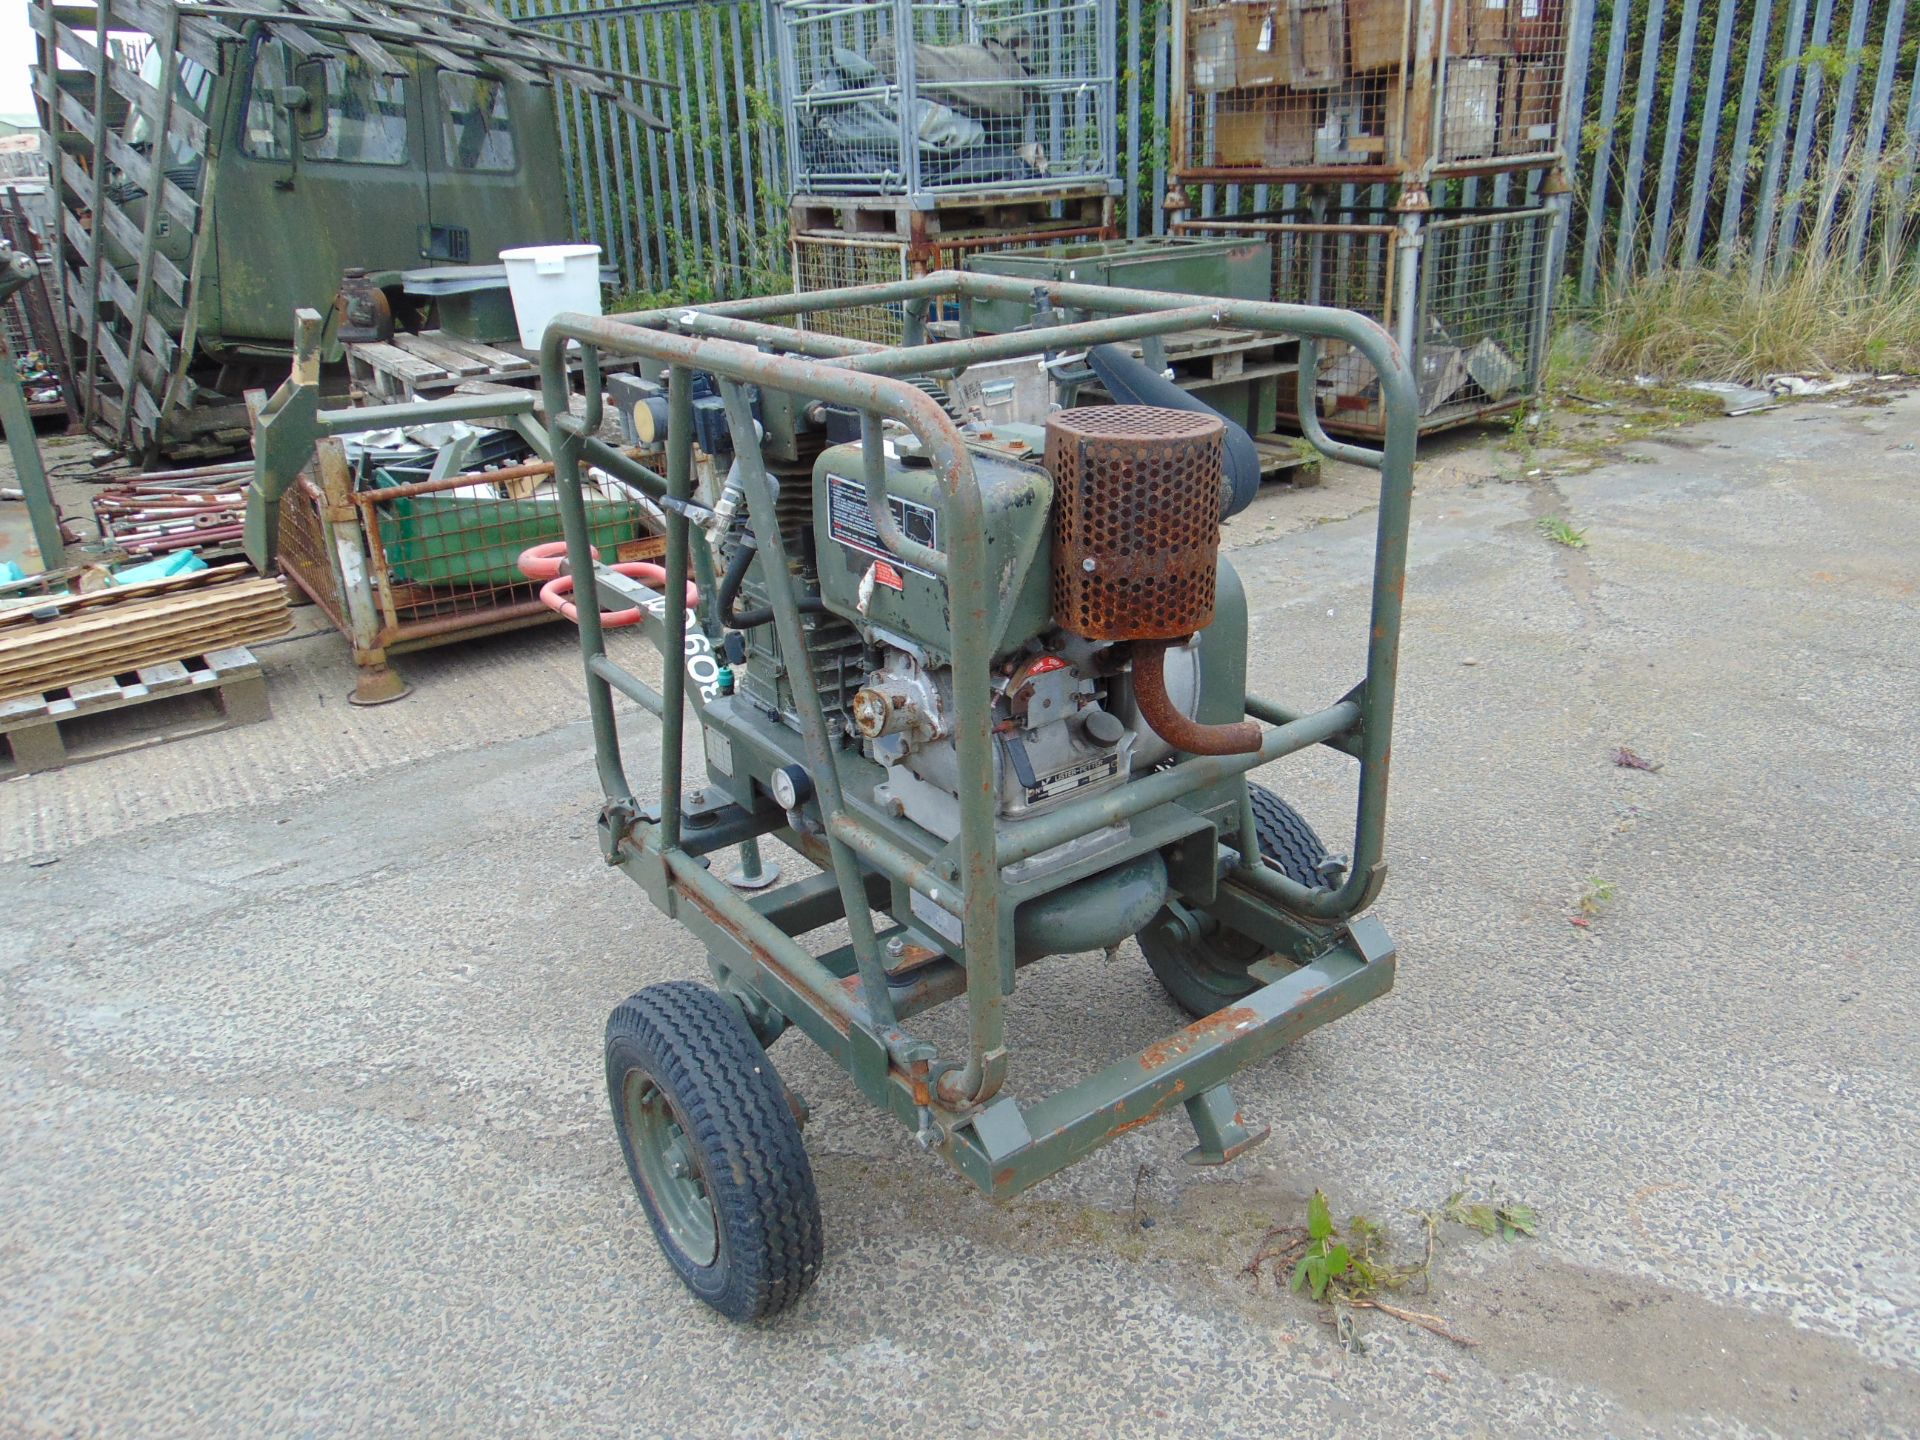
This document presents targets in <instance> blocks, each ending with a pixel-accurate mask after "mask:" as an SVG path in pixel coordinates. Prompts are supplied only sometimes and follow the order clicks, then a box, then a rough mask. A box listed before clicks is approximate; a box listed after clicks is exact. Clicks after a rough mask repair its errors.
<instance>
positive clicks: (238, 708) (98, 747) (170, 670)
mask: <svg viewBox="0 0 1920 1440" xmlns="http://www.w3.org/2000/svg"><path fill="white" fill-rule="evenodd" d="M153 701H167V702H171V703H169V704H167V705H164V706H156V707H155V712H154V713H153V715H152V717H151V718H152V719H153V720H154V721H155V722H157V723H155V724H152V725H148V726H145V727H142V728H139V729H136V730H129V729H126V728H123V727H114V728H113V730H112V733H99V731H100V727H98V726H94V725H89V724H87V723H85V722H88V721H90V720H94V719H97V717H100V716H102V715H105V714H107V713H108V712H110V711H115V710H125V709H126V708H127V707H129V706H133V705H146V704H148V703H150V702H153ZM162 711H164V712H165V713H164V714H162V713H160V712H162ZM272 713H273V711H272V707H271V706H270V705H269V703H268V701H267V681H266V676H265V675H264V674H263V673H262V672H261V669H260V662H259V661H257V660H255V659H254V657H253V652H252V651H251V650H248V649H247V648H246V647H245V646H244V645H239V646H235V647H233V648H232V649H230V650H215V651H212V652H210V653H208V654H205V655H190V656H188V657H187V658H186V659H184V660H167V661H163V662H162V663H160V664H158V665H142V666H140V667H139V668H138V669H137V670H134V671H131V672H129V673H126V674H122V675H109V676H104V677H102V678H100V679H97V680H82V681H78V682H76V683H74V684H72V685H62V686H57V687H55V688H54V689H51V690H48V691H46V692H44V693H43V694H40V695H29V696H25V697H23V698H22V699H19V700H9V701H6V702H5V703H4V704H0V743H3V744H4V746H5V750H6V753H5V754H4V755H0V777H6V776H13V775H27V774H32V773H34V772H35V771H40V770H57V769H59V768H60V767H61V766H62V765H72V764H77V763H79V762H80V761H83V760H98V759H101V758H103V757H105V756H108V755H119V754H123V753H125V752H126V751H129V750H140V749H144V748H145V747H147V746H149V745H162V744H165V743H166V742H167V741H169V740H180V739H184V738H185V737H187V736H189V735H202V734H205V733H206V732H208V731H210V730H225V729H227V728H228V727H230V726H234V725H250V724H252V723H253V722H254V721H256V720H265V719H268V718H269V717H270V716H271V715H272ZM89 732H94V733H89Z"/></svg>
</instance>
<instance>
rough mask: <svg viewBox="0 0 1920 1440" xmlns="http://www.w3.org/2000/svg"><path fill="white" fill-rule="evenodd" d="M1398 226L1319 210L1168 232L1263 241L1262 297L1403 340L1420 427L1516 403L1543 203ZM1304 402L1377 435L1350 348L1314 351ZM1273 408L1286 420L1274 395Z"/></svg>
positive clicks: (1362, 371) (1542, 341)
mask: <svg viewBox="0 0 1920 1440" xmlns="http://www.w3.org/2000/svg"><path fill="white" fill-rule="evenodd" d="M1398 219H1399V217H1398V216H1396V215H1395V214H1394V213H1393V212H1391V211H1385V210H1367V209H1364V208H1358V207H1356V208H1352V209H1346V210H1334V209H1331V208H1329V209H1328V210H1326V211H1325V212H1323V213H1315V212H1311V211H1305V210H1294V211H1276V212H1270V213H1268V214H1264V215H1237V216H1233V217H1231V218H1217V219H1210V220H1184V221H1181V222H1179V223H1178V224H1176V225H1175V226H1174V230H1175V231H1176V233H1179V234H1188V235H1235V236H1244V237H1246V238H1250V239H1258V240H1263V241H1265V242H1267V244H1269V245H1270V246H1271V247H1272V250H1273V295H1274V298H1275V299H1276V300H1280V301H1286V302H1293V303H1303V304H1312V305H1332V306H1337V307H1339V308H1341V309H1346V310H1357V311H1359V312H1360V313H1361V314H1363V315H1367V316H1370V317H1371V318H1373V319H1375V320H1377V321H1379V322H1380V324H1381V325H1383V326H1384V327H1385V328H1387V329H1388V330H1390V331H1392V332H1394V333H1395V334H1397V335H1400V336H1403V337H1410V339H1411V349H1412V355H1413V361H1414V374H1415V377H1416V380H1417V382H1418V385H1419V392H1420V428H1421V429H1422V430H1423V431H1433V430H1441V429H1445V428H1447V427H1448V426H1451V425H1461V424H1466V423H1468V422H1470V421H1474V420H1480V419H1485V418H1486V417H1488V416H1489V415H1495V414H1499V413H1501V412H1503V411H1507V410H1512V409H1514V408H1516V407H1518V406H1520V405H1522V404H1525V403H1526V402H1527V401H1528V400H1529V399H1530V398H1531V397H1532V396H1533V394H1534V393H1535V391H1536V389H1537V387H1538V384H1539V378H1540V368H1541V365H1542V364H1543V362H1544V359H1545V346H1546V326H1547V318H1548V314H1549V310H1550V304H1551V297H1552V280H1551V276H1550V275H1549V273H1548V262H1549V251H1550V249H1551V244H1550V242H1551V238H1552V235H1553V229H1554V223H1555V217H1554V211H1553V209H1552V208H1551V207H1550V206H1545V205H1534V206H1521V207H1513V208H1508V209H1477V208H1468V207H1456V208H1449V209H1436V210H1434V211H1431V212H1430V213H1429V214H1428V215H1427V216H1426V217H1425V220H1424V223H1423V224H1422V225H1421V226H1420V227H1419V229H1418V231H1417V234H1418V237H1419V241H1418V245H1417V247H1409V246H1408V244H1407V236H1408V232H1407V230H1406V229H1405V228H1404V227H1403V226H1402V225H1401V224H1399V223H1397V222H1398ZM1407 267H1412V268H1411V271H1409V270H1408V268H1407ZM1409 282H1410V283H1409ZM1316 395H1317V397H1318V405H1319V411H1320V417H1321V420H1322V421H1323V423H1324V424H1325V425H1326V426H1327V428H1328V429H1330V430H1339V431H1344V432H1346V433H1349V434H1358V435H1378V434H1379V433H1380V432H1381V427H1382V425H1383V424H1384V416H1383V412H1382V410H1381V406H1380V394H1379V384H1378V380H1377V377H1376V376H1375V375H1374V372H1373V367H1372V366H1371V365H1369V364H1368V363H1367V362H1366V360H1365V359H1363V358H1362V357H1361V356H1360V355H1359V354H1357V353H1355V352H1353V351H1350V350H1343V349H1340V348H1339V347H1335V346H1327V347H1325V348H1324V349H1323V351H1322V353H1321V356H1320V373H1319V381H1318V385H1317V386H1316ZM1281 401H1282V404H1281V409H1282V412H1283V415H1287V414H1290V413H1291V410H1290V406H1291V403H1292V394H1291V391H1290V390H1288V389H1287V388H1286V387H1283V388H1282V394H1281Z"/></svg>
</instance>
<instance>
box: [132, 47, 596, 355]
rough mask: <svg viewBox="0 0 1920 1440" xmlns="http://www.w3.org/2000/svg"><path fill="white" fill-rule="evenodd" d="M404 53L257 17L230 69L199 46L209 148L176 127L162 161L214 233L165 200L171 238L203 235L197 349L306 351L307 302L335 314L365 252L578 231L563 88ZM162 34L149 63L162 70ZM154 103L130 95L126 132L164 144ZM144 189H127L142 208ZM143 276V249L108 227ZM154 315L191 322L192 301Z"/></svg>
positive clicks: (484, 248)
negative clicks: (285, 33) (279, 29)
mask: <svg viewBox="0 0 1920 1440" xmlns="http://www.w3.org/2000/svg"><path fill="white" fill-rule="evenodd" d="M387 48H388V50H389V51H390V53H393V54H394V55H396V57H398V58H399V59H400V60H401V61H402V63H403V64H404V65H405V67H406V73H405V74H401V75H394V74H386V73H382V71H380V70H379V69H376V68H375V67H374V66H373V65H372V64H370V63H369V62H368V61H367V60H365V59H363V58H362V57H361V56H360V55H358V54H346V55H327V56H318V57H313V58H303V57H302V55H301V54H300V53H299V51H297V50H296V49H295V48H294V47H293V46H292V45H291V44H289V43H288V42H287V41H286V40H284V39H281V38H279V37H278V36H275V35H272V34H268V33H258V34H256V35H254V36H253V37H252V38H251V40H250V41H249V42H248V43H247V44H246V45H245V46H243V47H227V48H226V49H225V51H224V53H223V58H224V59H225V61H226V63H225V64H224V65H223V66H222V67H221V71H220V73H219V74H213V73H211V72H209V71H208V70H207V69H206V68H205V67H204V66H202V65H200V64H198V63H196V62H194V61H192V60H183V61H182V62H181V64H180V66H179V77H178V82H177V86H176V91H175V99H174V103H175V104H177V105H181V106H183V107H185V108H187V109H189V110H191V111H192V112H193V113H194V114H195V115H197V116H199V117H200V118H201V119H203V120H204V121H205V122H206V124H207V127H208V147H207V151H206V153H205V154H194V153H192V152H191V151H190V150H189V149H187V148H186V147H185V146H183V145H182V144H181V142H180V140H179V138H178V137H177V136H170V137H168V139H167V141H166V145H167V153H166V154H165V155H164V156H163V157H161V158H160V164H161V166H162V168H163V169H164V170H165V171H166V173H167V175H168V178H170V179H171V180H172V181H173V182H174V183H175V184H176V185H179V186H180V187H181V189H182V190H184V191H186V192H187V193H188V194H190V195H193V196H195V197H196V198H198V199H199V201H200V203H201V207H202V208H201V215H202V222H201V223H202V225H203V226H207V227H210V233H209V235H208V236H207V237H206V238H205V239H204V240H203V241H201V243H200V244H199V246H198V247H196V243H195V242H196V237H195V236H194V235H193V234H191V233H188V232H186V231H184V230H183V229H181V228H180V227H177V226H173V225H171V224H170V223H169V222H168V220H167V218H165V217H163V218H162V220H161V222H160V225H159V227H158V233H157V235H156V237H155V245H156V248H157V249H158V250H159V251H160V252H161V253H162V254H164V255H166V256H167V258H168V259H170V260H172V261H173V262H174V263H175V264H176V265H178V266H179V267H180V268H181V269H182V270H183V271H184V270H185V269H186V268H187V267H188V265H189V264H190V263H191V262H192V260H193V256H194V252H195V249H196V248H199V249H200V250H201V252H202V254H201V261H200V264H201V276H200V286H199V292H198V299H197V304H196V306H195V309H196V311H197V323H196V325H195V326H194V332H195V336H196V341H197V349H198V350H199V352H200V353H201V354H202V355H204V356H205V357H207V358H209V359H212V360H215V361H221V362H227V361H236V360H247V359H273V360H279V359H281V358H283V357H284V356H286V355H287V354H289V353H290V349H291V340H290V335H289V326H290V324H291V316H292V314H293V312H294V310H295V309H296V308H298V307H301V306H309V307H312V308H313V309H316V310H319V311H321V312H323V313H325V312H326V311H327V309H328V308H329V306H330V305H331V304H332V301H333V297H334V293H335V291H336V290H337V289H338V288H339V285H340V277H341V275H342V274H343V273H344V272H345V271H346V270H347V269H348V268H349V267H355V268H359V269H362V270H365V271H366V272H368V274H370V275H374V276H376V277H378V276H380V275H381V274H382V273H383V272H387V273H390V272H396V271H401V270H412V269H418V268H421V267H422V266H429V265H458V264H466V263H469V262H471V263H475V264H492V263H493V261H494V259H495V257H496V256H497V255H498V254H499V252H500V251H501V250H503V249H506V248H507V247H508V246H512V245H530V244H544V243H547V242H549V241H555V240H564V239H566V238H567V208H566V195H565V193H564V181H563V178H562V176H563V170H562V162H561V156H560V143H559V134H558V131H557V129H556V126H555V122H554V115H553V104H552V95H551V92H548V91H543V90H536V89H535V88H534V87H533V86H530V85H527V84H525V83H522V82H519V81H514V80H510V79H506V78H503V77H499V76H495V75H490V74H487V73H484V72H483V71H482V70H481V68H480V67H479V66H473V67H471V68H469V69H466V70H453V69H449V68H447V67H446V66H444V65H440V64H436V63H434V62H432V61H430V60H428V59H426V58H424V57H422V56H421V55H419V54H418V53H417V52H413V51H409V50H406V49H402V48H398V47H395V46H393V45H392V44H391V42H390V43H389V45H388V47H387ZM158 60H159V53H158V50H157V49H156V50H154V51H150V52H149V54H148V56H147V59H146V62H145V64H144V65H143V67H142V79H144V80H146V81H147V83H148V84H150V85H157V84H158V83H159V79H160V75H159V70H160V66H159V63H158ZM150 132H151V124H150V121H149V118H148V116H147V113H146V112H145V111H144V110H142V109H140V108H138V107H134V108H132V109H130V111H129V113H128V115H127V118H126V122H125V131H124V136H123V138H124V139H125V140H126V141H127V143H128V144H129V145H130V146H131V147H133V148H134V149H135V150H138V151H140V152H141V153H143V154H149V153H151V149H152V146H153V145H154V143H155V140H154V137H153V136H152V134H151V133H150ZM145 204H146V201H145V197H144V196H138V195H132V196H128V197H127V200H126V208H127V210H128V212H129V214H130V215H131V216H132V217H133V218H135V220H136V223H137V222H138V221H139V220H141V219H144V209H145ZM108 243H109V247H110V253H111V258H112V260H113V263H114V264H115V266H116V268H118V269H119V270H120V272H121V274H122V275H123V276H124V277H125V278H126V279H127V281H128V283H129V285H131V284H132V282H133V279H134V275H135V272H136V270H137V268H138V264H139V257H138V255H137V254H135V253H134V252H133V250H132V249H131V247H130V246H128V245H126V244H123V243H119V242H118V241H117V240H116V238H115V237H114V235H113V234H111V233H109V235H108ZM171 309H172V311H173V313H168V310H169V306H168V304H167V302H166V298H165V297H164V296H156V303H155V318H156V319H158V320H159V321H160V323H161V324H163V325H165V326H166V327H167V328H168V329H169V330H173V331H176V332H177V330H178V327H179V323H180V319H181V317H180V315H179V314H178V307H177V306H173V307H171Z"/></svg>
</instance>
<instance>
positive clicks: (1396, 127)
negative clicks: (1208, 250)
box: [1173, 0, 1568, 180]
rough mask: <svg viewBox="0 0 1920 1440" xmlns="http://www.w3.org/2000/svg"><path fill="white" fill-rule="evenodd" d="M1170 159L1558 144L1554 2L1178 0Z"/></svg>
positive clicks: (1250, 165)
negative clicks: (1179, 14)
mask: <svg viewBox="0 0 1920 1440" xmlns="http://www.w3.org/2000/svg"><path fill="white" fill-rule="evenodd" d="M1182 12H1183V17H1184V18H1183V21H1182V23H1181V24H1179V25H1178V26H1177V27H1176V30H1175V36H1174V39H1175V44H1176V46H1177V47H1178V49H1179V54H1178V56H1177V59H1176V64H1175V67H1174V71H1175V77H1176V85H1177V86H1178V90H1177V93H1176V95H1175V97H1174V108H1173V132H1174V133H1173V141H1174V169H1175V171H1176V172H1177V173H1178V174H1180V175H1181V176H1182V177H1183V178H1186V179H1189V180H1209V179H1211V180H1221V179H1225V180H1246V179H1256V178H1260V179H1309V178H1313V177H1314V176H1315V175H1316V174H1320V175H1328V174H1337V175H1338V176H1339V177H1340V178H1343V179H1356V178H1362V177H1364V178H1369V179H1382V180H1392V179H1424V178H1428V177H1430V176H1432V175H1436V174H1444V173H1466V172H1469V171H1487V170H1493V169H1502V168H1514V167H1521V166H1528V165H1543V164H1550V163H1552V162H1553V161H1554V160H1556V159H1557V158H1558V157H1559V155H1560V153H1561V144H1562V136H1561V134H1560V110H1561V102H1562V95H1563V92H1564V88H1565V77H1566V56H1567V40H1568V32H1567V6H1566V4H1565V0H1190V3H1188V4H1186V5H1185V6H1183V7H1182Z"/></svg>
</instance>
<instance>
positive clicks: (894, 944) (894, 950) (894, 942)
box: [887, 935, 907, 960]
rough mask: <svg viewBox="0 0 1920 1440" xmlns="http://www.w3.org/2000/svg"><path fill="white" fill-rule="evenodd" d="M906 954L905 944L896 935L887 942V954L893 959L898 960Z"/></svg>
mask: <svg viewBox="0 0 1920 1440" xmlns="http://www.w3.org/2000/svg"><path fill="white" fill-rule="evenodd" d="M906 953H907V942H906V941H905V940H902V939H901V938H900V937H899V936H898V935H896V936H894V937H893V938H892V939H891V940H889V941H887V954H889V955H891V956H892V957H893V958H894V959H896V960H898V959H899V958H900V957H901V956H902V955H904V954H906Z"/></svg>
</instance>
